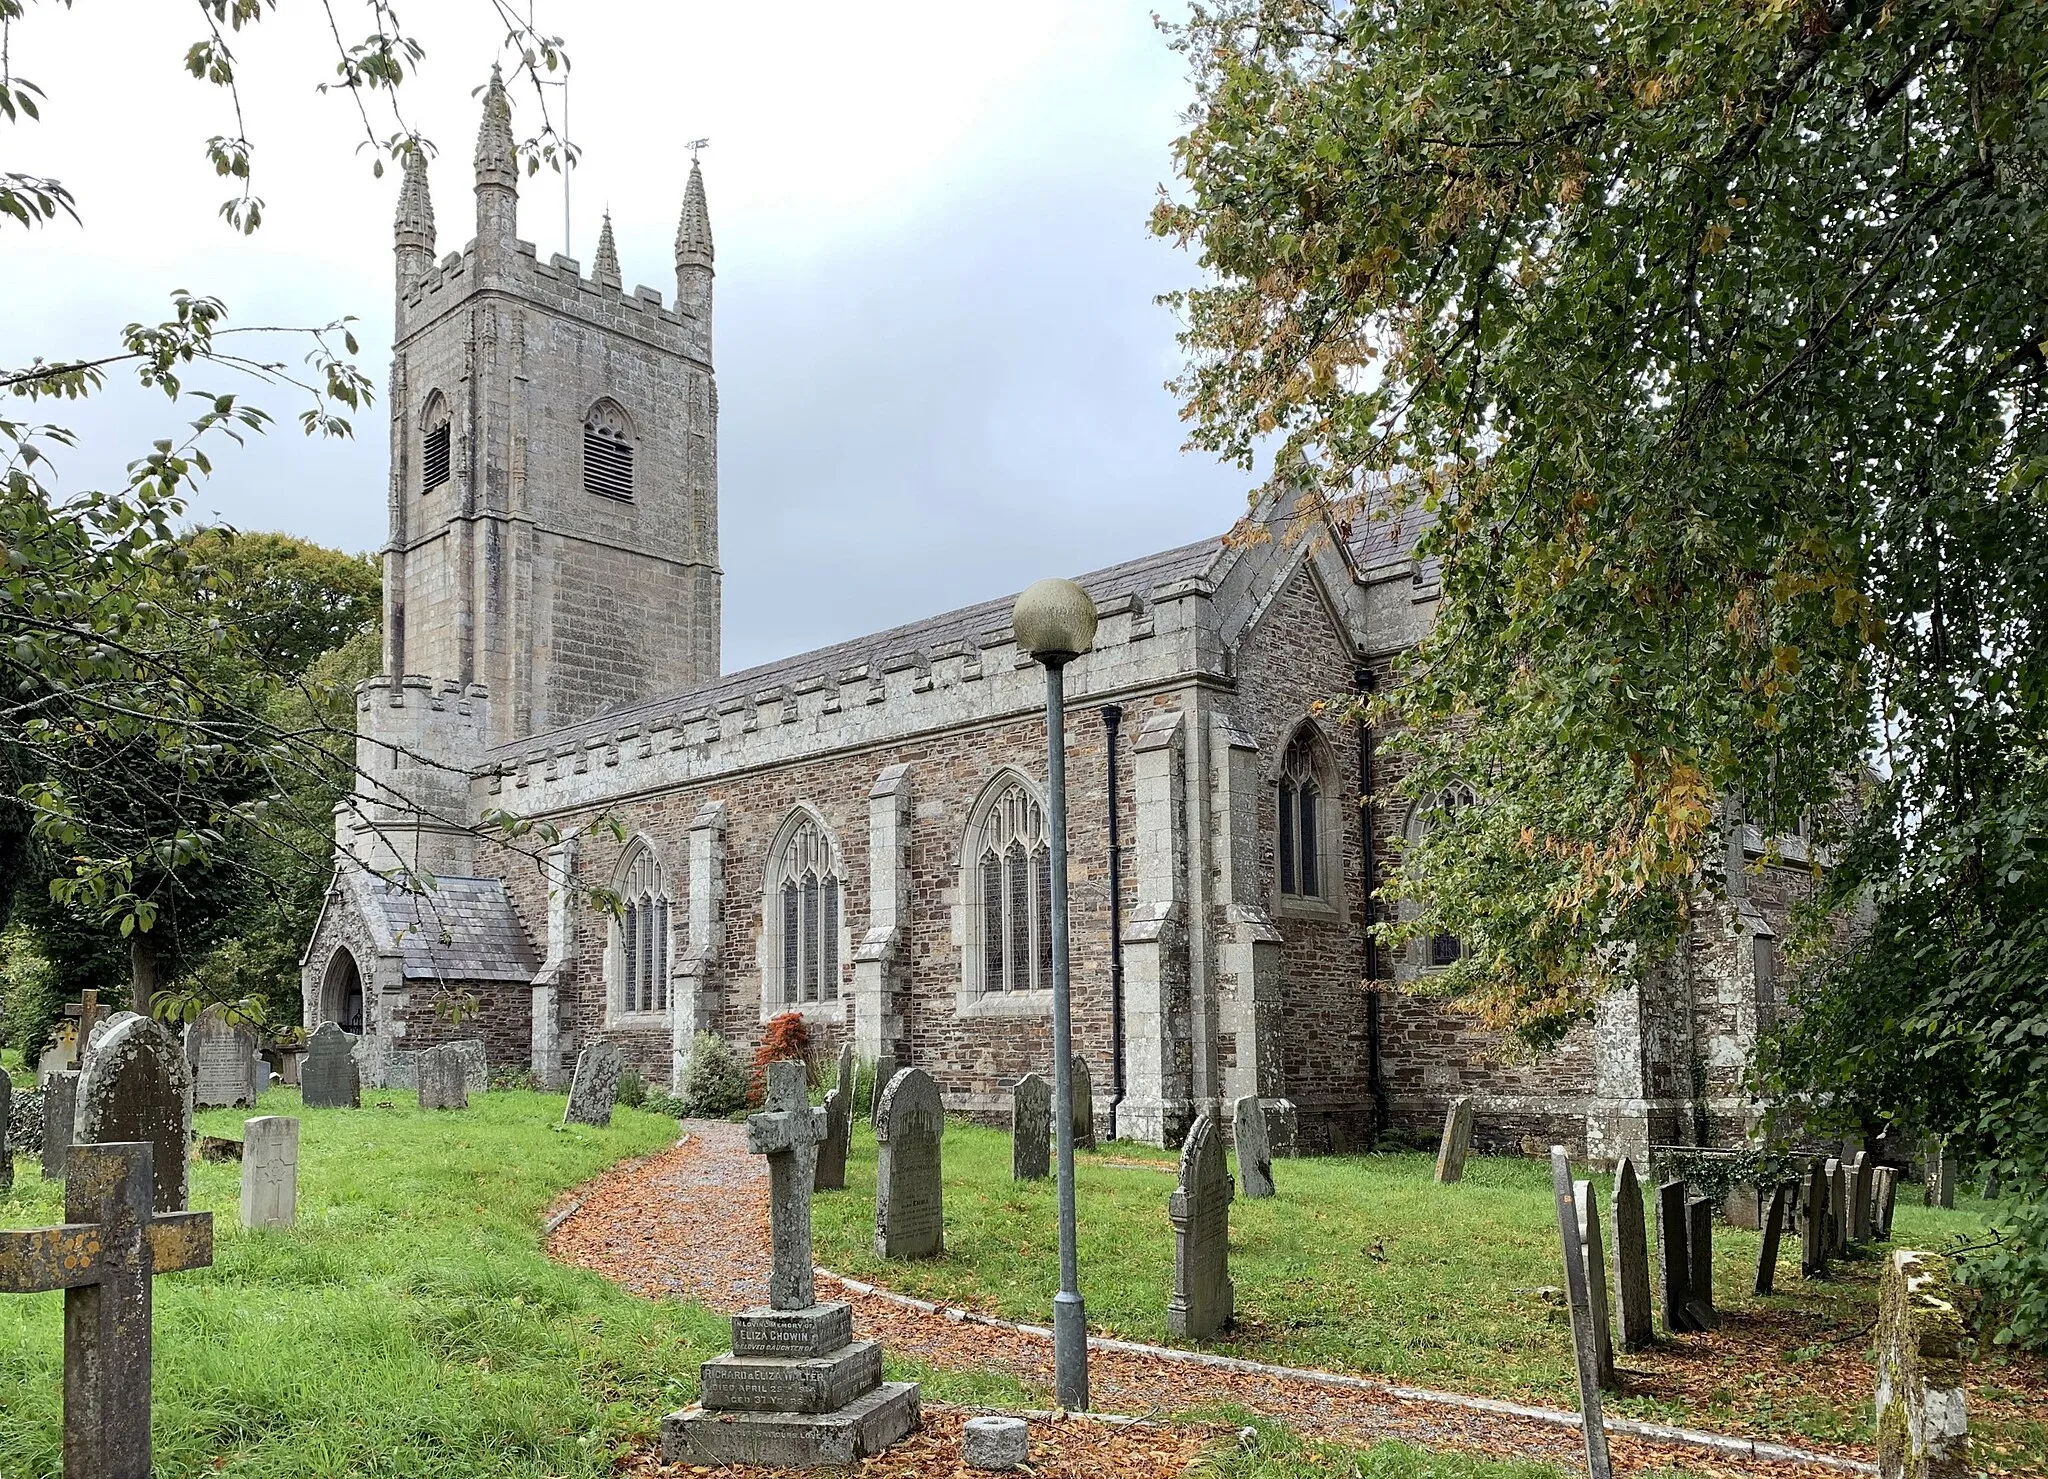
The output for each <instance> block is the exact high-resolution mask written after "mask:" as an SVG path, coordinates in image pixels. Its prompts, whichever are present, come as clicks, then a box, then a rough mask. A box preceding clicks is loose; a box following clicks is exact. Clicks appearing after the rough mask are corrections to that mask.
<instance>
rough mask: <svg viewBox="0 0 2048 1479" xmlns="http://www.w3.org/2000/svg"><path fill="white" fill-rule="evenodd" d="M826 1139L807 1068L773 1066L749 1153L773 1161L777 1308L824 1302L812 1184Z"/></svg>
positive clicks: (772, 1298)
mask: <svg viewBox="0 0 2048 1479" xmlns="http://www.w3.org/2000/svg"><path fill="white" fill-rule="evenodd" d="M824 1138H825V1111H824V1110H822V1109H813V1108H811V1099H810V1095H809V1093H808V1092H806V1088H805V1071H804V1065H803V1064H802V1063H799V1062H796V1061H795V1060H793V1059H788V1058H785V1059H781V1060H778V1061H777V1062H774V1063H770V1064H769V1065H768V1107H767V1108H766V1109H765V1110H763V1111H762V1112H761V1113H759V1114H751V1115H748V1116H747V1149H748V1150H750V1151H752V1152H753V1153H754V1154H755V1155H765V1156H766V1157H768V1237H769V1241H770V1243H771V1244H772V1251H773V1263H772V1265H771V1267H770V1269H769V1273H768V1305H769V1308H771V1309H778V1310H802V1309H809V1308H810V1307H811V1306H812V1305H814V1304H816V1303H817V1302H818V1301H817V1295H816V1293H815V1292H814V1290H813V1288H812V1283H811V1186H812V1183H813V1181H814V1180H815V1178H816V1175H817V1162H818V1142H819V1141H821V1140H823V1139H824Z"/></svg>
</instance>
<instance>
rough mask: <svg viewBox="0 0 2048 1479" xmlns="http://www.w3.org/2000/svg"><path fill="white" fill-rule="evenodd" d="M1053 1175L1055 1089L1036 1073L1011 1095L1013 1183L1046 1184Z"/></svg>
mask: <svg viewBox="0 0 2048 1479" xmlns="http://www.w3.org/2000/svg"><path fill="white" fill-rule="evenodd" d="M1050 1175H1052V1085H1051V1084H1049V1083H1047V1082H1046V1081H1045V1079H1044V1078H1043V1077H1041V1076H1040V1075H1038V1074H1035V1073H1027V1074H1025V1075H1024V1077H1022V1078H1020V1079H1018V1080H1017V1086H1016V1088H1014V1089H1012V1090H1011V1091H1010V1179H1011V1180H1012V1181H1043V1180H1044V1179H1045V1178H1046V1177H1048V1176H1050Z"/></svg>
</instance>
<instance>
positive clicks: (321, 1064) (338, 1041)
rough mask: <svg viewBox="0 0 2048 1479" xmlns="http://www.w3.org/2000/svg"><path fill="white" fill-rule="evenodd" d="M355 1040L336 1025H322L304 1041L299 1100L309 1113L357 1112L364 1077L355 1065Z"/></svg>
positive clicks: (326, 1023) (361, 1105) (327, 1023)
mask: <svg viewBox="0 0 2048 1479" xmlns="http://www.w3.org/2000/svg"><path fill="white" fill-rule="evenodd" d="M355 1049H356V1039H355V1037H354V1035H353V1034H351V1033H347V1032H344V1031H342V1028H341V1024H340V1023H339V1022H322V1023H321V1024H320V1025H319V1026H318V1027H317V1028H315V1029H314V1031H313V1035H312V1036H311V1037H309V1038H307V1039H306V1061H305V1064H304V1065H303V1066H302V1067H301V1068H300V1070H299V1098H300V1101H301V1102H302V1103H303V1104H304V1105H305V1106H306V1108H308V1109H360V1108H362V1107H363V1075H362V1070H361V1069H360V1068H359V1067H357V1065H356V1052H355Z"/></svg>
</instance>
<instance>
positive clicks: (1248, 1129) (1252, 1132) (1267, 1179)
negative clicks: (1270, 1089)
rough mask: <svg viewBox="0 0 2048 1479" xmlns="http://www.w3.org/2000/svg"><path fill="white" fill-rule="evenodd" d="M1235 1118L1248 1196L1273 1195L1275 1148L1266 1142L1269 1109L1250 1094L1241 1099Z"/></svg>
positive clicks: (1240, 1166)
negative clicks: (1267, 1112) (1267, 1110)
mask: <svg viewBox="0 0 2048 1479" xmlns="http://www.w3.org/2000/svg"><path fill="white" fill-rule="evenodd" d="M1232 1118H1233V1119H1234V1120H1235V1121H1236V1125H1235V1131H1236V1136H1237V1179H1238V1181H1239V1182H1240V1183H1242V1184H1243V1186H1244V1194H1245V1195H1246V1196H1247V1197H1269V1196H1271V1195H1272V1194H1273V1147H1272V1146H1271V1145H1269V1144H1268V1143H1267V1141H1266V1110H1265V1106H1264V1105H1262V1104H1261V1103H1260V1102H1259V1099H1258V1096H1257V1095H1254V1094H1247V1095H1245V1096H1244V1097H1243V1098H1242V1099H1240V1100H1238V1101H1237V1104H1236V1106H1235V1109H1234V1112H1233V1114H1232Z"/></svg>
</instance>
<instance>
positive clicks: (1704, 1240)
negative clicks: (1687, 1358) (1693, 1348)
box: [1685, 1197, 1721, 1330]
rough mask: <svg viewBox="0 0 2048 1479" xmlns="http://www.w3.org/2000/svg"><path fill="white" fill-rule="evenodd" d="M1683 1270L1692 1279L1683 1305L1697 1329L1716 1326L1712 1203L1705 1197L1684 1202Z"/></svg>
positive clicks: (1717, 1325)
mask: <svg viewBox="0 0 2048 1479" xmlns="http://www.w3.org/2000/svg"><path fill="white" fill-rule="evenodd" d="M1685 1270H1686V1273H1687V1274H1688V1275H1689V1276H1690V1278H1691V1281H1692V1282H1691V1285H1690V1288H1689V1290H1688V1293H1687V1295H1686V1301H1685V1307H1686V1311H1687V1313H1689V1314H1690V1315H1691V1316H1692V1320H1693V1325H1694V1326H1695V1328H1697V1329H1700V1330H1713V1329H1717V1328H1718V1327H1719V1326H1720V1324H1721V1316H1720V1314H1719V1312H1718V1311H1716V1310H1715V1308H1714V1204H1713V1203H1712V1202H1711V1201H1709V1200H1708V1199H1707V1198H1705V1197H1689V1198H1687V1200H1686V1203H1685Z"/></svg>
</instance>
